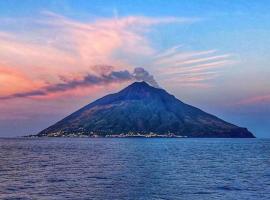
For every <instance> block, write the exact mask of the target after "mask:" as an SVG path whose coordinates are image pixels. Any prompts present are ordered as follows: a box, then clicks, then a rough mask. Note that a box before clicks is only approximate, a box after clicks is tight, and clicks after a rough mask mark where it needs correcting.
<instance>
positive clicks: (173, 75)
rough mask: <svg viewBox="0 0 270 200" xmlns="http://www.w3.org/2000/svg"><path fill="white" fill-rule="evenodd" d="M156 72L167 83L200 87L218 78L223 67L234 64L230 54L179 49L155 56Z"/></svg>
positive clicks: (172, 49)
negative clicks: (164, 78)
mask: <svg viewBox="0 0 270 200" xmlns="http://www.w3.org/2000/svg"><path fill="white" fill-rule="evenodd" d="M154 63H155V64H156V65H157V66H159V68H158V69H157V70H156V71H157V72H158V73H159V74H162V76H164V77H166V81H168V82H177V83H179V84H181V85H186V86H190V85H192V86H194V85H197V86H199V87H201V86H202V85H205V86H209V85H210V81H211V80H213V79H215V78H218V77H219V76H220V75H221V72H222V70H223V68H224V67H226V66H230V65H231V64H233V63H234V61H233V59H232V55H231V54H219V53H218V51H217V50H215V49H213V50H205V51H183V50H182V49H181V48H179V47H176V48H175V47H173V48H171V49H168V50H167V51H165V53H163V54H159V55H157V56H156V60H155V61H154Z"/></svg>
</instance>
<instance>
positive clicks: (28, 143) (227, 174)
mask: <svg viewBox="0 0 270 200" xmlns="http://www.w3.org/2000/svg"><path fill="white" fill-rule="evenodd" d="M0 199H1V200H2V199H4V200H15V199H16V200H17V199H18V200H28V199H37V200H51V199H52V200H58V199H59V200H62V199H72V200H77V199H78V200H86V199H94V200H95V199H97V200H106V199H109V200H121V199H132V200H133V199H134V200H140V199H142V200H145V199H146V200H148V199H150V200H151V199H164V200H165V199H166V200H177V199H183V200H189V199H190V200H197V199H198V200H211V199H219V200H220V199H221V200H223V199H224V200H225V199H226V200H231V199H237V200H249V199H250V200H258V199H265V200H269V199H270V140H269V139H191V138H12V139H11V138H9V139H0Z"/></svg>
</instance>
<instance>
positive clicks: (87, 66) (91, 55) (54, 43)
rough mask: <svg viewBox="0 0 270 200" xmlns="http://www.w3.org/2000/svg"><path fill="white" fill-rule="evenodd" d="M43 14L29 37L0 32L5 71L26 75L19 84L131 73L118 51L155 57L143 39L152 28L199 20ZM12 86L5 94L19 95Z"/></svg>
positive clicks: (0, 51)
mask: <svg viewBox="0 0 270 200" xmlns="http://www.w3.org/2000/svg"><path fill="white" fill-rule="evenodd" d="M45 15H46V17H45V18H42V19H38V20H35V23H37V24H39V25H40V26H44V28H39V29H35V28H34V27H29V32H28V33H23V34H21V33H20V32H0V60H1V63H2V64H4V65H5V66H8V67H7V68H10V67H9V66H13V67H12V68H13V71H14V72H16V71H17V72H18V73H19V72H20V73H21V74H25V75H27V79H23V81H21V82H23V83H22V84H21V85H24V84H28V85H31V84H32V83H37V82H38V83H39V85H40V87H43V88H44V85H48V84H57V83H61V82H62V80H61V78H60V77H80V76H82V75H84V74H86V73H92V74H99V70H100V69H99V66H100V65H103V64H109V65H115V66H118V67H117V69H115V70H123V69H130V68H131V66H132V63H127V61H126V60H125V59H121V58H120V59H119V57H118V58H115V56H114V54H115V53H116V52H117V51H119V50H120V51H122V52H125V54H126V55H132V54H140V55H141V56H142V57H144V56H152V55H154V54H155V53H156V52H155V50H154V49H153V48H152V47H151V45H150V44H149V41H148V40H147V39H146V37H145V36H144V33H145V32H146V31H148V28H149V27H150V26H153V25H158V24H167V23H187V22H188V23H190V22H193V21H195V20H196V19H189V18H175V17H164V18H151V17H143V16H129V17H123V18H113V19H97V20H95V21H92V22H79V21H75V20H72V19H68V18H66V17H64V16H60V15H57V14H55V13H50V12H45ZM1 63H0V64H1ZM17 75H18V74H17ZM17 75H16V73H13V74H11V75H10V76H11V77H12V78H11V79H13V78H14V80H15V79H18V76H17ZM5 77H7V75H5V76H4V75H2V79H4V78H5ZM28 82H29V83H28ZM30 83H31V84H30ZM11 85H12V84H9V85H7V87H6V89H5V90H7V91H9V92H20V91H21V90H20V89H19V87H13V86H11ZM32 85H33V84H32ZM12 87H13V89H12ZM16 88H17V89H18V90H17V91H16ZM25 88H26V87H25ZM5 94H7V92H5V93H4V92H1V91H0V95H1V96H3V95H5Z"/></svg>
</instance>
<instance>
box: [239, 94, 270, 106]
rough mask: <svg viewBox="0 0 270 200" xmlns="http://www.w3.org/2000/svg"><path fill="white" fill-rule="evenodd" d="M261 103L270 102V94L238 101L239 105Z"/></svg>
mask: <svg viewBox="0 0 270 200" xmlns="http://www.w3.org/2000/svg"><path fill="white" fill-rule="evenodd" d="M261 103H270V94H266V95H259V96H254V97H250V98H246V99H243V100H241V101H239V102H237V103H236V104H237V105H252V104H261Z"/></svg>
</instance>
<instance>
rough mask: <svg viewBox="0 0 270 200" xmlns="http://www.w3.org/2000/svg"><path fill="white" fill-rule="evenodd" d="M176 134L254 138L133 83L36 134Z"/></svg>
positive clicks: (206, 114) (196, 109) (178, 101)
mask: <svg viewBox="0 0 270 200" xmlns="http://www.w3.org/2000/svg"><path fill="white" fill-rule="evenodd" d="M70 135H73V136H149V135H157V136H161V137H162V136H164V137H166V136H178V137H203V138H205V137H211V138H253V137H254V135H253V134H252V133H251V132H249V131H248V130H247V129H246V128H241V127H238V126H236V125H233V124H230V123H228V122H225V121H223V120H221V119H219V118H218V117H216V116H213V115H211V114H208V113H206V112H204V111H202V110H200V109H198V108H196V107H193V106H190V105H188V104H185V103H183V102H182V101H180V100H178V99H177V98H175V97H174V96H173V95H171V94H169V93H167V92H166V91H165V90H163V89H159V88H155V87H152V86H150V85H148V84H147V83H145V82H134V83H133V84H131V85H129V86H128V87H126V88H124V89H123V90H121V91H120V92H118V93H115V94H109V95H107V96H104V97H102V98H100V99H98V100H96V101H94V102H92V103H90V104H88V105H86V106H85V107H83V108H81V109H80V110H78V111H76V112H74V113H72V114H71V115H69V116H67V117H66V118H64V119H62V120H61V121H59V122H57V123H56V124H54V125H52V126H50V127H48V128H46V129H45V130H43V131H41V132H40V133H39V134H38V136H70Z"/></svg>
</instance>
